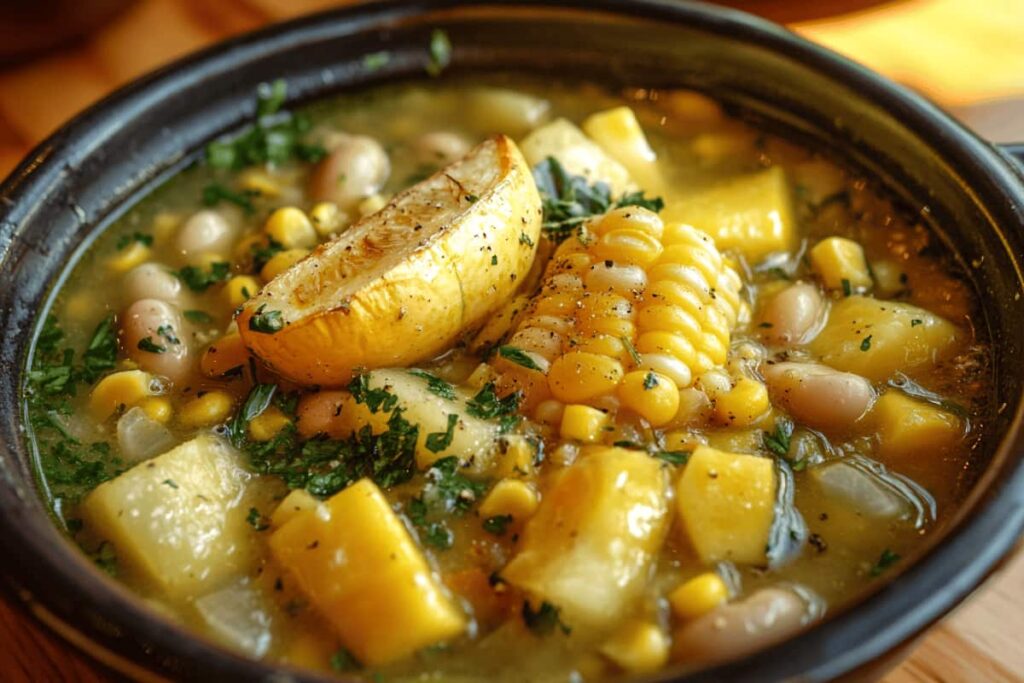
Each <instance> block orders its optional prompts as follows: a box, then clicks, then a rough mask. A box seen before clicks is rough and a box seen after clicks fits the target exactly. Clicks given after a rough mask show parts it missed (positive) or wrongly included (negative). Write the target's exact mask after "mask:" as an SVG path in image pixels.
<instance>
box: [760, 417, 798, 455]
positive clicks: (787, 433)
mask: <svg viewBox="0 0 1024 683" xmlns="http://www.w3.org/2000/svg"><path fill="white" fill-rule="evenodd" d="M792 439H793V423H792V422H790V421H789V420H787V419H786V418H784V417H780V418H779V419H777V420H776V421H775V429H774V430H773V431H771V432H765V433H764V435H763V437H762V439H761V443H762V444H763V445H764V447H765V449H767V450H769V451H771V452H772V453H774V454H775V455H777V456H779V457H781V458H785V457H786V456H787V455H788V454H789V446H790V442H791V441H792Z"/></svg>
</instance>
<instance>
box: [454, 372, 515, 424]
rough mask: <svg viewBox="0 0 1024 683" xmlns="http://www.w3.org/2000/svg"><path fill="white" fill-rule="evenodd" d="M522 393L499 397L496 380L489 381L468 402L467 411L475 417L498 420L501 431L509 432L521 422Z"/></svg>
mask: <svg viewBox="0 0 1024 683" xmlns="http://www.w3.org/2000/svg"><path fill="white" fill-rule="evenodd" d="M522 399H523V395H522V393H520V392H518V391H516V392H513V393H511V394H509V395H508V396H505V397H503V398H498V395H497V393H495V391H494V382H488V383H487V384H485V385H484V386H483V388H482V389H480V391H479V392H477V394H476V396H474V397H473V398H471V399H470V400H469V401H467V402H466V412H467V413H469V414H470V415H472V416H473V417H479V418H482V419H484V420H495V419H496V420H498V421H499V424H500V431H502V432H507V431H509V430H511V429H513V428H514V427H515V426H516V425H517V424H519V415H518V414H517V411H518V409H519V402H520V401H521V400H522Z"/></svg>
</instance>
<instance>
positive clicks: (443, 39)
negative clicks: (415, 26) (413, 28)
mask: <svg viewBox="0 0 1024 683" xmlns="http://www.w3.org/2000/svg"><path fill="white" fill-rule="evenodd" d="M429 54H430V61H429V62H428V63H427V73H428V74H430V75H431V76H440V75H441V72H442V71H444V70H445V68H446V67H447V66H448V65H449V64H450V63H451V61H452V42H451V40H449V38H448V34H447V33H445V32H444V31H442V30H441V29H439V28H438V29H434V30H433V31H431V33H430V48H429Z"/></svg>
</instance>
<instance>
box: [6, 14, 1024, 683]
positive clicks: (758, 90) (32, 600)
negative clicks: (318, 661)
mask: <svg viewBox="0 0 1024 683" xmlns="http://www.w3.org/2000/svg"><path fill="white" fill-rule="evenodd" d="M436 27H440V28H444V29H445V30H447V31H448V33H449V35H450V36H451V39H452V43H453V44H454V46H455V51H454V61H453V65H452V67H451V69H450V73H452V74H464V73H470V72H486V71H488V70H495V69H503V70H508V69H513V70H519V71H524V72H529V73H533V74H541V75H547V76H551V77H558V78H581V79H592V80H594V81H596V82H598V83H603V84H606V85H610V86H615V85H625V84H629V85H637V86H649V87H676V86H685V87H690V88H697V89H700V90H704V91H706V92H709V93H711V94H712V95H714V96H715V97H717V98H719V99H720V100H722V101H724V102H726V103H727V104H728V105H729V106H730V107H732V108H734V109H736V110H737V111H740V112H742V113H743V114H744V115H746V116H749V117H752V118H754V119H757V120H758V121H760V122H761V123H762V125H765V126H768V127H769V128H771V129H774V130H777V131H780V132H782V133H783V134H786V135H790V136H793V137H795V138H798V139H800V140H802V141H804V142H805V143H807V144H810V145H813V146H815V147H817V148H819V149H822V150H825V151H827V152H829V153H832V154H834V155H837V156H840V157H842V158H844V159H846V160H847V161H848V162H849V163H851V164H854V165H855V166H857V167H859V169H860V170H861V171H862V172H864V173H867V174H869V176H870V177H873V178H875V179H877V181H878V182H879V183H880V184H882V185H884V186H885V187H886V188H887V189H888V190H889V191H890V192H891V193H892V194H893V195H895V196H896V197H898V198H899V200H900V201H902V203H903V204H904V205H905V206H906V207H907V208H908V210H911V211H914V212H917V213H919V214H920V218H921V220H922V221H924V222H926V223H929V224H933V225H934V226H935V229H936V230H937V232H938V233H939V234H940V235H941V237H942V239H943V240H944V241H945V242H946V244H947V245H948V247H949V249H950V250H952V251H953V252H954V253H955V254H956V255H957V257H958V258H959V259H960V261H961V263H962V265H963V268H964V271H965V272H966V273H968V277H969V278H970V280H971V282H972V284H973V286H974V288H975V290H976V292H977V294H978V297H979V299H980V300H981V301H982V302H983V304H984V310H983V312H982V314H981V316H980V317H979V318H978V319H977V320H976V321H975V322H976V324H977V328H978V330H979V332H980V333H981V335H982V336H986V337H988V338H989V339H992V340H994V342H995V354H994V359H993V366H992V372H993V391H994V394H993V396H992V397H991V400H992V410H991V415H990V419H988V420H987V421H986V422H987V423H986V424H985V430H986V437H985V439H984V440H983V441H982V443H981V444H980V447H979V449H978V451H977V455H976V463H977V466H976V468H975V470H974V471H973V472H972V473H971V474H972V476H973V479H972V483H971V485H970V487H969V493H968V494H967V496H966V498H965V500H964V502H963V504H962V507H961V509H960V512H959V514H958V515H957V517H956V519H955V520H953V521H952V522H951V523H950V524H948V525H947V526H946V527H945V528H944V529H942V530H941V531H940V532H939V533H936V534H934V535H933V536H932V542H931V543H930V544H929V545H928V547H927V548H926V549H924V551H923V552H922V553H921V554H920V556H919V557H917V558H916V561H914V562H912V563H910V562H908V563H906V565H907V566H906V568H905V569H904V570H903V571H902V573H900V574H899V575H898V576H896V577H895V578H894V580H892V581H891V582H890V583H887V584H885V585H883V586H881V587H880V588H879V589H878V590H877V591H876V592H875V593H874V594H873V595H871V596H870V597H868V598H867V599H865V600H863V601H862V602H860V603H859V604H857V605H855V606H853V607H852V608H850V609H848V610H847V611H844V612H842V613H840V614H838V615H835V616H832V617H831V618H829V619H827V620H826V621H825V622H824V623H822V624H820V625H818V626H816V627H814V628H812V629H810V630H809V631H807V632H805V633H804V634H802V635H800V636H798V637H797V638H795V639H793V640H791V641H789V642H786V643H784V644H781V645H779V646H777V647H775V648H772V649H769V650H766V651H764V652H761V653H758V654H756V655H754V656H752V657H749V658H747V659H744V660H741V661H737V662H734V663H731V664H728V665H725V666H722V667H720V668H718V669H715V670H713V671H708V672H703V673H698V674H694V675H690V676H688V677H686V678H685V680H688V681H711V680H715V681H725V680H754V679H756V680H759V681H765V680H779V679H792V678H795V679H800V680H808V681H812V680H824V679H829V678H833V677H837V676H841V675H846V674H851V675H854V676H860V675H870V674H872V673H877V671H878V670H879V669H880V667H882V666H884V663H883V662H885V659H884V656H885V655H887V654H891V653H893V652H896V651H898V649H899V648H900V646H902V645H905V644H907V643H908V642H910V641H911V640H912V639H913V638H914V637H915V636H917V635H918V634H920V633H922V632H923V630H924V629H926V628H927V627H928V626H929V625H930V624H931V623H933V622H934V621H935V620H936V619H938V618H939V617H941V616H942V615H943V614H945V613H946V612H947V611H948V610H950V609H951V608H952V607H953V606H954V605H956V604H957V603H959V602H960V601H961V600H963V599H964V598H965V597H966V596H967V595H968V594H969V593H970V592H971V591H972V590H973V589H974V588H975V587H977V586H978V585H979V583H980V582H981V581H982V580H984V578H985V577H986V576H987V575H988V574H989V573H990V572H991V571H992V570H993V568H994V567H995V566H996V565H997V564H998V563H999V561H1000V560H1001V559H1002V558H1003V557H1004V556H1006V554H1007V553H1008V552H1009V551H1010V549H1011V548H1012V547H1013V545H1014V543H1015V541H1016V540H1017V538H1018V536H1019V534H1020V531H1021V528H1022V525H1024V459H1022V445H1021V434H1020V422H1021V411H1022V408H1024V405H1022V401H1021V398H1022V388H1024V357H1022V346H1021V344H1022V341H1024V334H1022V332H1024V300H1022V298H1021V290H1022V274H1021V254H1024V185H1022V176H1021V169H1020V168H1019V167H1017V166H1016V165H1015V164H1014V162H1013V161H1012V159H1011V157H1010V156H1009V154H1007V153H1005V152H1003V151H1001V150H998V149H995V148H993V147H992V146H990V145H988V144H986V143H985V142H984V141H982V140H979V139H978V138H977V137H976V136H974V135H973V134H972V133H971V132H970V131H967V130H965V129H964V128H963V127H961V126H960V125H959V124H957V123H956V122H954V121H953V120H951V119H950V118H949V117H948V116H947V115H946V114H944V113H943V112H942V111H940V110H939V109H937V108H936V107H935V106H933V105H932V104H930V103H928V102H927V101H925V100H923V99H921V98H920V97H918V96H916V95H914V94H912V93H910V92H908V91H907V90H905V89H903V88H900V87H899V86H896V85H894V84H893V83H890V82H889V81H887V80H885V79H883V78H881V77H879V76H878V75H876V74H874V73H871V72H869V71H866V70H865V69H863V68H861V67H859V66H856V65H855V64H852V63H850V62H849V61H846V60H845V59H843V58H841V57H838V56H836V55H835V54H832V53H831V52H828V51H826V50H823V49H821V48H819V47H816V46H814V45H812V44H810V43H808V42H806V41H804V40H802V39H800V38H798V37H796V36H795V35H793V34H791V33H789V32H787V31H785V30H783V29H782V28H780V27H778V26H776V25H773V24H770V23H767V22H765V21H761V20H758V19H754V18H752V17H750V16H747V15H744V14H740V13H737V12H734V11H730V10H726V9H722V8H716V7H711V6H705V5H692V4H686V3H681V2H667V1H666V2H659V1H657V0H645V1H634V2H626V1H624V0H591V1H589V2H570V1H565V2H543V3H534V2H525V3H524V2H520V3H506V2H493V3H467V4H463V3H455V2H448V1H442V2H436V1H430V2H428V1H427V0H410V1H402V0H395V1H392V2H384V3H380V4H373V5H367V6H361V7H353V8H349V9H343V10H339V11H335V12H330V13H327V14H321V15H317V16H314V17H310V18H307V19H301V20H299V21H296V22H293V23H289V24H284V25H281V26H275V27H273V28H271V29H268V30H266V31H262V32H259V33H256V34H252V35H248V36H245V37H242V38H239V39H236V40H233V41H230V42H227V43H223V44H221V45H219V46H217V47H215V48H213V49H211V50H208V51H206V52H203V53H201V54H199V55H197V56H194V57H191V58H189V59H186V60H184V61H182V62H179V63H177V64H174V65H173V66H171V67H169V68H167V69H164V70H162V71H160V72H157V73H156V74H153V75H152V76H150V77H148V78H146V79H144V80H142V81H140V82H138V83H135V84H134V85H132V86H130V87H128V88H126V89H124V90H121V91H119V92H118V93H116V94H115V95H113V96H111V97H110V98H108V99H106V100H104V101H103V102H101V103H100V104H98V105H96V106H95V107H93V108H92V109H90V110H89V111H87V112H85V113H84V114H82V115H81V116H79V117H77V118H76V119H75V120H73V121H72V122H71V123H69V124H68V125H67V126H65V127H64V128H62V129H61V130H60V131H59V132H58V133H56V134H55V135H54V136H53V137H51V138H50V139H49V140H47V141H46V142H44V143H43V144H42V145H40V146H39V147H38V148H37V149H36V150H34V151H33V152H32V154H31V155H30V156H29V157H28V159H26V160H25V162H24V163H22V165H21V166H20V167H19V168H18V169H17V170H16V171H15V172H14V174H13V175H12V176H11V177H10V178H8V179H7V180H6V182H5V183H4V184H3V186H2V188H0V283H2V284H0V329H2V330H3V331H4V334H3V336H2V339H0V367H2V368H3V370H4V372H3V373H2V374H0V468H2V469H0V477H2V480H0V552H2V554H0V557H2V558H4V559H3V563H4V564H3V572H4V574H5V575H6V577H7V579H8V582H9V584H10V585H11V587H12V588H13V590H14V591H16V594H17V595H18V596H20V597H21V598H22V599H23V600H24V601H25V602H26V603H27V605H28V606H29V607H30V608H31V609H32V610H33V611H34V612H35V613H36V614H38V615H39V616H41V617H42V618H43V619H44V620H45V621H47V622H48V623H50V624H51V625H53V626H55V627H56V628H57V630H58V631H59V632H60V633H62V634H63V635H65V636H66V637H68V638H69V639H71V640H72V641H73V642H75V643H76V644H79V645H83V646H84V647H86V648H87V649H88V650H90V651H91V652H93V653H94V654H97V655H98V656H100V657H101V658H103V659H104V660H105V661H107V662H108V663H113V664H114V666H116V667H117V668H120V669H122V670H126V671H128V672H129V674H130V675H132V676H135V677H152V676H153V675H154V674H156V675H159V676H165V677H172V678H177V679H188V680H201V679H202V680H206V679H210V680H217V679H219V680H225V679H226V680H274V681H282V680H314V679H315V678H314V677H312V676H310V675H305V674H301V673H299V672H296V671H289V670H280V669H279V670H277V671H276V672H275V671H274V670H273V669H271V668H270V667H269V666H267V665H265V664H261V663H258V662H254V661H250V660H247V659H243V658H241V657H238V656H236V655H234V654H231V653H229V652H227V651H225V650H223V649H221V648H220V647H218V646H216V645H214V644H212V643H210V642H208V641H206V640H203V639H201V638H198V637H196V636H194V635H192V634H190V633H188V632H186V631H184V630H183V629H181V628H180V627H178V626H176V625H174V624H172V623H170V622H169V621H167V620H165V619H162V618H161V617H159V616H158V615H157V614H156V613H155V612H153V611H151V610H150V609H148V608H147V607H146V606H145V605H144V604H143V603H142V602H141V601H140V600H138V599H136V598H135V597H134V596H133V595H132V594H131V593H129V592H128V591H127V590H126V589H124V588H122V587H121V586H120V585H118V584H117V583H115V582H113V581H112V580H110V579H109V578H107V577H106V576H105V575H103V574H101V573H100V572H99V571H98V570H97V569H96V568H95V567H93V566H92V564H91V563H90V562H89V561H88V560H87V559H86V558H85V557H84V556H83V555H82V554H81V553H79V552H78V550H77V549H76V548H75V546H74V545H73V544H72V543H71V542H69V541H68V539H66V538H65V537H64V536H63V535H62V534H61V533H59V532H58V531H57V529H56V528H55V527H54V526H53V524H52V523H51V518H50V516H49V514H48V513H47V509H46V507H45V505H44V504H43V502H42V499H41V498H40V496H39V494H38V493H37V490H36V465H35V463H34V462H33V459H32V455H31V453H30V451H29V449H28V448H27V447H26V444H25V442H24V440H23V430H22V420H23V412H22V409H21V407H20V404H19V397H20V395H21V390H22V382H23V376H24V373H23V361H24V359H25V354H26V349H27V348H28V346H29V342H30V340H31V339H32V337H33V331H34V330H36V329H37V328H38V325H39V322H40V318H41V313H42V312H43V311H45V310H46V307H47V303H48V300H49V297H50V296H51V295H52V292H53V287H54V283H55V282H57V281H58V278H59V276H60V274H61V273H62V272H63V270H64V269H65V267H66V266H67V264H68V263H69V262H73V261H74V260H75V259H76V258H77V257H78V256H79V255H80V254H81V253H82V251H83V250H84V249H86V248H87V247H88V245H89V243H90V241H91V239H92V237H93V236H95V235H96V234H97V232H98V231H100V230H101V229H102V228H103V227H104V226H105V225H106V224H108V223H109V222H110V221H111V220H113V219H114V218H115V217H116V216H117V215H118V214H119V213H121V212H122V211H124V209H125V208H126V207H127V206H129V205H131V203H132V202H133V201H135V200H136V199H137V198H139V197H140V196H141V195H143V194H145V193H146V192H148V191H149V190H151V189H152V188H153V187H154V186H156V185H157V184H158V183H160V182H161V181H163V180H165V179H166V178H167V177H168V176H169V175H170V174H172V173H174V172H175V171H176V170H178V169H180V168H182V166H184V165H185V164H187V163H190V162H191V161H192V160H194V159H195V158H196V157H197V154H198V150H200V149H201V148H202V145H203V143H205V142H207V141H208V140H210V139H211V138H213V137H215V136H217V135H220V134H223V133H224V132H226V131H230V130H232V129H235V128H237V127H239V126H241V125H243V124H245V123H246V122H247V121H248V120H249V119H251V118H252V116H253V104H254V103H253V98H252V94H253V92H254V90H255V88H256V86H257V84H259V83H260V82H263V81H267V80H270V79H273V78H278V77H283V78H286V79H287V81H288V85H289V95H290V97H291V100H292V102H291V103H292V104H296V103H299V102H304V101H307V100H310V99H313V98H317V97H321V96H324V95H328V94H331V93H335V92H338V91H341V90H346V89H351V88H356V87H361V86H364V85H368V84H371V83H379V82H383V81H389V80H395V79H399V78H409V77H419V76H420V75H422V73H423V70H424V66H425V64H426V63H427V59H428V57H427V52H426V49H425V47H426V45H427V44H428V40H429V35H430V31H431V29H433V28H436ZM379 50H390V51H391V53H392V59H391V60H390V62H389V63H388V64H387V65H386V66H385V67H384V68H383V69H379V70H368V69H367V68H366V67H365V66H364V65H363V62H362V61H361V57H362V56H363V55H364V54H367V53H371V52H377V51H379ZM657 679H658V680H669V679H676V680H683V679H682V678H680V677H679V673H678V672H673V671H672V670H671V669H670V670H668V671H665V672H663V673H661V674H659V675H658V676H657Z"/></svg>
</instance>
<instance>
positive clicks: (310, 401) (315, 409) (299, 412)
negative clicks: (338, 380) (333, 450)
mask: <svg viewBox="0 0 1024 683" xmlns="http://www.w3.org/2000/svg"><path fill="white" fill-rule="evenodd" d="M347 396H348V393H347V392H344V391H318V392H316V393H315V394H306V395H305V396H303V397H302V399H301V400H300V401H299V405H298V407H297V408H296V411H295V413H296V417H297V418H298V419H297V421H296V424H295V426H296V428H297V429H298V431H299V434H301V435H302V437H303V438H306V439H309V438H312V437H314V436H317V435H318V434H326V435H327V436H329V437H330V438H332V439H342V438H344V437H346V436H348V434H346V433H344V430H343V428H342V424H341V421H340V420H339V419H338V416H339V415H341V409H342V406H343V405H344V403H345V399H346V397H347Z"/></svg>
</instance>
